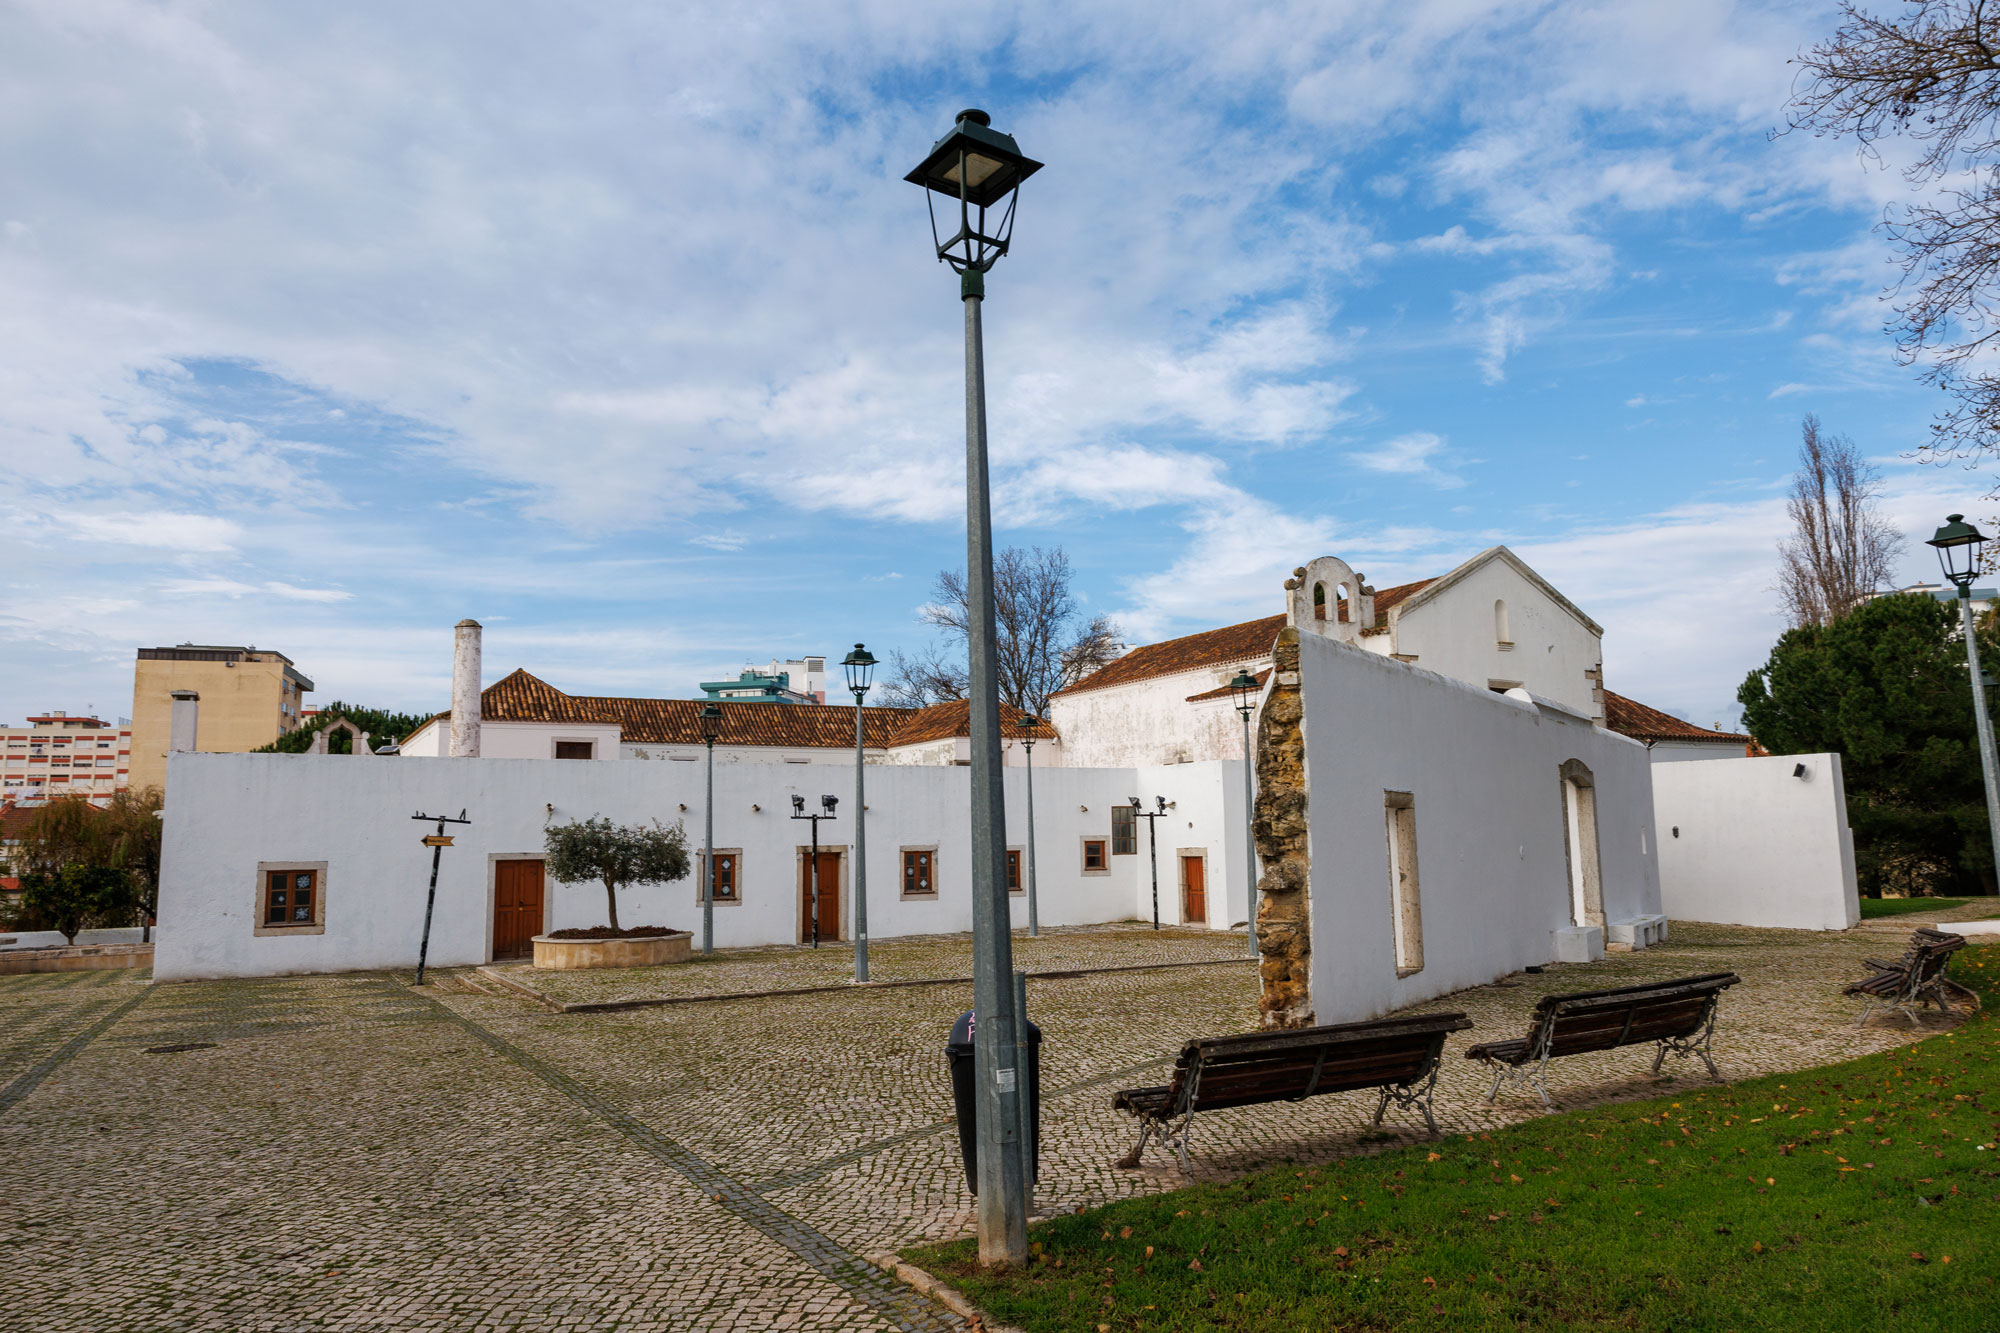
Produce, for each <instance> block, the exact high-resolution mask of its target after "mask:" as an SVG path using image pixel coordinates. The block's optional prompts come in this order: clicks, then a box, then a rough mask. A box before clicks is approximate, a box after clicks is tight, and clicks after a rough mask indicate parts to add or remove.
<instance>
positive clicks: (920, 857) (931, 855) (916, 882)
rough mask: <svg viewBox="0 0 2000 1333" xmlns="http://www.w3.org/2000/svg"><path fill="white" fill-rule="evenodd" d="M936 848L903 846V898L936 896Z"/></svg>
mask: <svg viewBox="0 0 2000 1333" xmlns="http://www.w3.org/2000/svg"><path fill="white" fill-rule="evenodd" d="M936 869H937V848H935V847H905V848H904V849H903V896H904V897H905V898H935V897H937V875H936Z"/></svg>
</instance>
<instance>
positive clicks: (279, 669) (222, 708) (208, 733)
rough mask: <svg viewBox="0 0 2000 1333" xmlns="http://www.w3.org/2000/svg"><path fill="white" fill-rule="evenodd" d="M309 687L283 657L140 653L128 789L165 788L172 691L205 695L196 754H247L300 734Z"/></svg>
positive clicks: (214, 649)
mask: <svg viewBox="0 0 2000 1333" xmlns="http://www.w3.org/2000/svg"><path fill="white" fill-rule="evenodd" d="M312 687H313V683H312V682H311V681H310V680H308V679H306V677H305V676H304V675H302V674H300V672H299V670H298V668H297V667H294V666H293V665H292V659H291V658H289V657H286V656H285V655H284V654H283V653H274V652H270V651H268V650H264V651H260V650H258V649H256V648H232V647H224V646H219V645H215V644H197V643H184V644H181V645H180V646H179V647H176V648H141V649H140V650H139V660H138V663H137V665H136V667H135V668H134V671H133V679H132V773H131V785H132V786H133V787H134V788H135V789H137V788H142V787H149V786H154V787H165V785H166V776H167V741H168V738H169V735H170V734H171V726H172V712H173V694H174V691H176V690H192V691H194V692H195V693H196V694H198V695H200V696H201V706H200V713H199V717H200V724H199V727H198V730H197V733H196V736H195V748H196V749H197V750H206V751H209V752H210V753H215V754H243V753H245V752H247V751H250V750H255V749H257V748H258V747H260V746H264V745H269V744H270V743H271V742H272V741H274V740H276V739H278V737H280V736H282V735H284V734H285V733H286V732H288V731H295V730H297V729H298V727H299V726H300V725H301V724H302V721H303V718H302V716H301V713H302V707H303V704H304V702H305V700H304V695H305V694H306V693H307V692H308V691H310V690H311V689H312Z"/></svg>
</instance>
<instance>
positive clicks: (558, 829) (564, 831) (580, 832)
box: [543, 815, 688, 930]
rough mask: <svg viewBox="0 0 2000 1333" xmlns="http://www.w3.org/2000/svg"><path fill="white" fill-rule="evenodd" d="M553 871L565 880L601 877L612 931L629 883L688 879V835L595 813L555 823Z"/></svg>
mask: <svg viewBox="0 0 2000 1333" xmlns="http://www.w3.org/2000/svg"><path fill="white" fill-rule="evenodd" d="M543 846H544V848H545V855H546V858H547V868H548V872H549V874H550V875H552V876H554V877H555V878H556V879H558V880H560V881H562V882H563V883H565V884H581V883H584V882H585V881H588V880H593V879H594V880H597V881H598V882H599V883H601V884H603V885H604V898H605V903H606V905H607V907H608V909H609V911H610V914H611V929H613V930H621V929H623V927H621V926H620V925H619V924H618V890H620V889H622V888H624V887H625V886H626V885H628V884H668V883H672V882H673V881H674V880H677V879H685V878H687V873H688V850H687V834H686V832H685V831H683V829H682V827H681V825H680V824H679V823H678V822H677V823H675V825H674V826H673V827H672V828H668V827H666V826H665V825H664V824H661V823H660V822H659V821H657V820H655V821H654V822H653V823H652V824H650V825H647V824H614V823H612V822H611V821H610V820H608V819H604V818H601V817H598V816H595V815H593V816H592V817H591V818H589V819H580V820H576V821H573V822H571V823H568V824H556V825H552V826H551V827H550V828H549V830H548V834H547V836H546V837H545V838H544V840H543Z"/></svg>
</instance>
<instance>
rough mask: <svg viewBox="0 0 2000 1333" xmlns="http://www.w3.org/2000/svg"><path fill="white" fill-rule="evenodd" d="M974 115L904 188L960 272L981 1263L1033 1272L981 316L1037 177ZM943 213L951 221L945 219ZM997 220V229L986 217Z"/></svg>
mask: <svg viewBox="0 0 2000 1333" xmlns="http://www.w3.org/2000/svg"><path fill="white" fill-rule="evenodd" d="M992 126H993V119H992V117H990V116H988V115H987V114H986V113H985V112H984V111H979V110H976V109H971V110H965V111H961V112H959V113H958V122H957V123H956V124H955V125H953V126H952V128H951V132H950V133H949V134H947V135H945V136H944V137H943V138H942V139H939V140H938V141H937V142H936V143H935V144H933V145H932V146H931V150H930V152H929V153H928V154H927V155H926V156H925V157H924V160H923V161H922V162H921V163H919V164H918V166H917V167H916V169H915V170H914V171H912V172H910V174H909V175H908V176H906V177H904V179H905V180H907V181H910V182H911V183H913V184H916V185H921V186H923V187H924V201H925V203H926V205H927V206H928V207H929V209H930V218H931V240H932V242H933V244H934V245H935V246H936V248H937V257H938V262H940V263H944V264H949V265H951V267H952V269H953V270H954V271H956V272H957V274H958V294H959V298H960V301H961V302H962V304H963V305H964V307H965V544H966V562H965V568H966V611H967V616H966V620H967V624H966V629H967V634H966V639H967V645H968V647H969V648H970V650H971V652H970V656H971V663H970V666H971V672H970V683H969V689H968V691H967V692H968V694H969V695H970V696H971V713H972V717H971V731H972V738H971V741H972V744H971V749H972V774H971V778H972V811H971V813H972V1009H973V1013H974V1015H975V1024H974V1039H973V1089H974V1104H975V1107H976V1109H977V1112H978V1125H979V1143H978V1175H979V1190H978V1196H979V1260H980V1262H981V1263H984V1264H1004V1265H1007V1266H1010V1267H1014V1268H1025V1267H1026V1266H1027V1262H1028V1185H1027V1180H1028V1175H1027V1171H1026V1158H1027V1154H1026V1148H1025V1145H1024V1144H1023V1143H1022V1142H1021V1136H1020V1129H1019V1126H1020V1123H1021V1117H1020V1112H1019V1107H1018V1105H1017V1102H1018V1101H1019V1099H1020V1098H1021V1097H1023V1096H1025V1095H1026V1094H1027V1090H1026V1089H1025V1088H1024V1087H1022V1086H1021V1071H1020V1070H1019V1069H1018V1068H1017V1065H1018V1063H1019V1056H1018V1052H1017V1050H1016V1048H1015V1041H1014V1039H1015V1032H1014V1028H1015V1020H1016V1014H1015V1012H1014V990H1013V984H1012V977H1011V974H1012V972H1013V966H1014V951H1013V937H1012V935H1011V934H1010V933H1009V931H1008V918H1009V915H1010V914H1009V912H1008V908H1007V863H1006V858H1007V811H1006V807H1005V805H1004V803H1003V802H1004V799H1005V798H1004V793H1003V791H1002V788H1001V777H1000V712H999V706H1000V676H999V670H998V665H997V663H996V661H995V657H994V644H995V642H996V640H997V639H998V634H997V632H996V630H995V627H994V608H993V512H992V501H991V498H990V495H989V492H988V489H987V476H986V358H985V351H984V348H983V346H982V342H981V328H980V317H979V310H980V306H981V304H982V303H983V301H984V300H985V296H986V270H988V269H989V268H992V267H993V265H994V263H995V262H997V261H998V260H999V258H1000V256H1002V255H1004V254H1006V253H1007V247H1008V244H1009V242H1010V241H1011V240H1012V238H1013V232H1014V204H1015V198H1016V195H1015V192H1016V191H1017V190H1018V189H1019V188H1020V185H1021V182H1022V181H1024V180H1026V179H1027V178H1028V177H1030V176H1032V175H1034V174H1035V172H1036V171H1038V170H1040V169H1041V165H1042V164H1041V163H1039V162H1036V161H1034V160H1032V159H1031V158H1028V157H1025V156H1023V155H1022V153H1021V150H1020V147H1019V145H1017V144H1016V143H1015V142H1014V140H1013V139H1012V138H1011V137H1009V136H1008V135H1005V134H1001V133H998V132H997V131H995V130H994V129H993V128H992ZM933 195H943V196H945V198H946V199H947V200H951V201H955V202H956V203H957V205H958V226H957V229H956V230H955V231H954V232H953V233H952V234H951V236H950V238H949V239H947V238H946V237H945V236H944V235H943V233H941V232H940V231H939V230H938V221H937V201H936V200H935V199H933V198H932V197H931V196H933ZM947 216H949V215H948V214H947ZM989 217H990V218H993V219H995V220H994V221H991V222H989V221H988V219H989Z"/></svg>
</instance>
